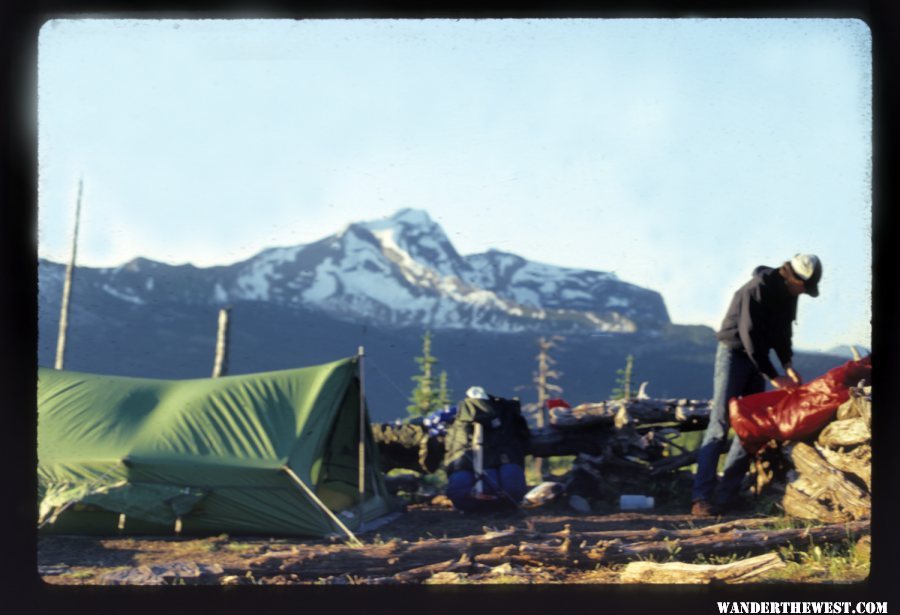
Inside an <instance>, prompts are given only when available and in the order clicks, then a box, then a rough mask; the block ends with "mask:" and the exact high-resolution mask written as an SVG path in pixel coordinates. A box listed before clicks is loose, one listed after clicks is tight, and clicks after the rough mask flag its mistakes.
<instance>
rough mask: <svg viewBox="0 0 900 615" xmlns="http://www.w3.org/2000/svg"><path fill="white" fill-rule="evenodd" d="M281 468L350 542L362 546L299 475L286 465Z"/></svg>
mask: <svg viewBox="0 0 900 615" xmlns="http://www.w3.org/2000/svg"><path fill="white" fill-rule="evenodd" d="M281 469H282V470H284V471H285V473H287V475H288V476H290V477H291V479H292V480H293V481H294V482H295V483H297V484H298V485H299V486H300V489H302V490H303V493H304V494H306V497H308V498H309V499H310V500H312V501H313V503H314V504H315V505H316V506H318V507H319V508H321V509H322V510H323V511H324V512H325V514H326V515H328V518H329V519H331V520H332V521H334V523H335V525H337V526H338V527H339V528H341V530H342V531H343V532H344V533H345V534H347V536H349V537H350V543H351V544H353V545H355V546H358V547H361V546H362V542H360V540H359V538H357V537H356V536H355V535H354V534H353V532H351V531H350V529H349V528H348V527H347V526H346V525H344V524H343V523H341V520H340V519H338V518H337V515H335V514H334V513H333V512H331V510H329V508H328V507H327V506H325V502H323V501H322V500H320V499H319V498H318V496H317V495H316V494H315V493H313V491H312V489H310V488H309V487H307V485H306V483H304V482H303V481H302V480H300V477H299V476H297V474H296V473H295V472H294V471H293V470H292V469H290V468H289V467H288V466H283V467H282V468H281ZM360 524H362V520H360Z"/></svg>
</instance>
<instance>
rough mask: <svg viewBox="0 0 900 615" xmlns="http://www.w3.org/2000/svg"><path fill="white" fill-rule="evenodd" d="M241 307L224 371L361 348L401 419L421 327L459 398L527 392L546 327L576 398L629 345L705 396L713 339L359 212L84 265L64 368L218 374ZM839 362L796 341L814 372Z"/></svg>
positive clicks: (598, 293) (575, 284)
mask: <svg viewBox="0 0 900 615" xmlns="http://www.w3.org/2000/svg"><path fill="white" fill-rule="evenodd" d="M38 272H39V300H38V303H39V348H38V357H39V362H40V364H41V365H52V364H53V358H54V354H55V344H56V336H57V326H58V320H59V309H60V301H61V295H62V279H63V275H64V267H63V265H61V264H59V263H52V262H49V261H44V260H42V261H41V262H40V263H39V269H38ZM225 305H230V306H232V308H233V309H232V318H231V322H232V327H231V352H230V359H229V371H230V373H248V372H254V371H265V370H274V369H283V368H289V367H298V366H303V365H313V364H317V363H324V362H327V361H331V360H334V359H338V358H341V357H346V356H350V355H353V354H355V353H356V350H357V348H358V347H359V346H360V345H363V346H364V347H365V349H366V357H367V361H366V365H367V370H366V376H367V378H366V386H367V390H368V394H369V399H370V405H371V409H372V413H373V416H374V417H375V418H376V419H377V420H389V419H393V418H398V417H402V416H405V414H406V411H405V408H406V406H407V404H408V397H409V395H410V392H411V391H412V388H413V382H412V380H411V377H412V376H413V374H414V373H415V369H416V365H415V363H414V357H416V356H418V355H419V354H420V352H421V337H422V334H423V332H424V330H425V329H426V328H428V329H430V330H431V331H432V332H433V353H434V354H435V355H436V356H437V357H438V359H439V360H440V363H439V364H438V366H437V370H438V373H439V372H440V370H446V371H447V373H448V377H449V384H450V386H451V388H452V389H453V391H454V392H455V394H456V396H457V397H460V396H462V394H463V392H464V391H465V390H466V389H467V388H468V387H469V386H472V385H475V384H477V385H480V386H483V387H484V388H486V389H487V390H488V391H489V392H491V393H493V394H496V395H502V396H506V397H514V396H518V397H520V398H521V399H522V400H523V401H525V402H528V401H532V400H533V399H534V393H533V387H532V385H531V380H532V375H533V373H534V370H535V369H536V365H535V355H536V354H537V345H536V342H537V339H538V337H540V336H541V335H563V336H564V337H565V340H564V341H563V342H561V343H560V344H559V348H558V349H557V350H556V351H555V353H554V358H556V360H557V362H558V363H557V365H556V367H557V368H558V371H560V372H561V373H562V377H561V379H560V381H559V384H561V385H562V387H563V388H564V392H563V397H565V398H566V399H567V400H569V401H570V402H571V403H581V402H586V401H598V400H602V399H606V398H607V397H608V396H609V395H610V393H611V391H612V389H613V388H614V387H615V386H616V383H615V380H616V370H618V369H620V368H622V367H623V366H624V365H625V358H626V356H627V355H628V354H634V356H635V380H636V383H640V382H641V381H643V380H647V381H649V383H650V384H649V389H648V392H649V394H650V395H652V396H656V397H693V398H708V397H709V396H710V394H711V386H712V385H711V383H712V361H713V356H714V352H715V338H714V335H713V332H712V330H711V329H709V328H708V327H702V326H682V325H675V324H672V323H671V322H670V320H669V316H668V313H667V311H666V307H665V303H664V301H663V298H662V296H661V295H660V294H659V293H657V292H655V291H653V290H649V289H645V288H641V287H638V286H635V285H633V284H629V283H627V282H623V281H621V280H618V279H617V278H616V276H615V275H613V274H611V273H606V272H600V271H588V270H580V269H566V268H561V267H553V266H550V265H545V264H540V263H534V262H531V261H527V260H525V259H523V258H521V257H519V256H516V255H514V254H509V253H503V252H497V251H493V250H492V251H488V252H485V253H483V254H475V255H469V256H462V255H460V254H459V253H457V251H456V250H455V249H454V247H453V246H452V245H451V243H450V242H449V240H448V239H447V237H446V235H445V234H444V232H443V231H442V230H441V228H440V227H439V226H438V225H437V224H436V223H434V222H433V221H432V220H431V219H430V218H429V217H428V215H427V214H426V213H425V212H422V211H416V210H409V209H406V210H402V211H400V212H398V213H397V214H396V215H394V216H392V217H391V218H387V219H384V220H378V221H371V222H358V223H354V224H350V225H348V226H347V227H345V228H344V229H343V230H341V231H340V232H338V233H336V234H334V235H331V236H329V237H326V238H323V239H321V240H319V241H316V242H314V243H311V244H307V245H301V246H293V247H287V248H272V249H268V250H264V251H263V252H261V253H260V254H258V255H256V256H255V257H253V258H251V259H248V260H246V261H242V262H239V263H235V264H232V265H227V266H218V267H208V268H198V267H194V266H192V265H180V266H173V265H167V264H164V263H159V262H155V261H151V260H148V259H144V258H136V259H134V260H132V261H130V262H129V263H126V264H125V265H122V266H121V267H115V268H103V269H94V268H88V267H79V268H78V269H77V270H76V275H75V283H74V288H73V291H72V304H71V312H70V327H69V330H68V343H67V354H66V368H67V369H71V370H80V371H88V372H100V373H108V374H119V375H132V376H143V377H156V378H199V377H206V376H209V375H210V373H211V371H212V364H213V354H214V346H215V336H216V326H217V315H218V310H219V308H220V307H222V306H225ZM842 362H843V359H842V358H841V357H835V356H829V355H823V354H800V355H799V356H798V357H797V358H796V361H795V364H796V366H797V368H798V370H800V372H801V373H802V374H804V375H805V376H807V377H810V376H813V375H818V374H820V373H823V372H824V371H826V370H827V369H829V368H830V367H833V366H835V365H837V364H840V363H842Z"/></svg>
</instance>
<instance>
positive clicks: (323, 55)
mask: <svg viewBox="0 0 900 615" xmlns="http://www.w3.org/2000/svg"><path fill="white" fill-rule="evenodd" d="M871 79H872V71H871V38H870V33H869V30H868V28H867V26H866V25H865V24H864V23H863V22H861V21H858V20H849V19H746V20H717V19H684V20H657V19H629V20H603V19H535V20H519V19H507V20H460V21H454V20H342V19H337V20H307V21H292V20H189V19H182V20H114V19H73V20H53V21H50V22H48V23H47V24H45V26H44V27H43V28H42V30H41V33H40V39H39V47H38V99H37V106H38V128H37V130H38V143H39V145H38V154H39V161H38V172H39V177H38V187H39V195H38V204H39V209H38V253H39V254H40V255H41V256H42V257H46V258H50V259H53V260H57V261H65V260H66V259H67V257H68V250H69V245H68V243H69V241H70V234H71V229H72V226H73V223H74V202H75V195H76V192H77V185H78V179H79V177H83V178H84V182H85V187H84V199H83V211H82V227H81V238H80V242H79V248H78V250H79V263H80V264H83V265H89V266H112V265H118V264H121V263H123V262H125V261H127V260H129V259H131V258H133V257H135V256H139V255H140V256H145V257H147V258H152V259H155V260H160V261H164V262H169V263H176V264H177V263H184V262H191V263H194V264H195V265H198V266H206V265H213V264H227V263H231V262H235V261H238V260H242V259H245V258H248V257H250V256H252V255H253V254H255V253H257V252H259V251H260V250H262V249H264V248H266V247H270V246H288V245H296V244H300V243H306V242H309V241H313V240H316V239H319V238H321V237H323V236H325V235H328V234H331V233H333V232H335V231H337V230H339V229H340V228H341V227H342V226H344V225H346V224H347V223H348V222H351V221H354V220H362V219H375V218H379V217H382V216H387V215H391V214H392V213H394V212H395V211H397V210H398V209H401V208H404V207H413V208H417V209H424V210H426V211H428V212H429V213H430V215H431V216H432V218H434V219H435V220H436V221H438V222H439V223H440V224H441V225H442V226H443V228H444V230H445V232H446V233H447V235H448V237H449V238H450V239H451V241H452V242H453V243H454V245H455V246H456V247H457V249H458V250H459V251H460V252H461V253H463V254H468V253H473V252H481V251H484V250H487V249H489V248H495V249H499V250H505V251H509V252H514V253H517V254H520V255H522V256H524V257H526V258H529V259H533V260H538V261H542V262H547V263H552V264H556V265H562V266H570V267H579V268H588V269H598V270H603V271H614V272H615V273H616V274H617V275H618V276H619V277H620V278H621V279H623V280H626V281H628V282H632V283H635V284H638V285H640V286H645V287H648V288H652V289H655V290H658V291H659V292H661V293H662V294H663V296H664V298H665V300H666V304H667V307H668V309H669V312H670V315H671V317H672V319H673V320H674V321H675V322H678V323H683V324H706V325H709V326H712V327H717V326H718V325H719V323H720V321H721V318H722V316H723V315H724V311H725V308H726V307H727V304H728V301H729V299H730V296H731V294H732V293H733V292H734V290H735V289H736V288H737V287H738V286H740V285H741V284H742V283H743V282H745V281H746V280H747V279H749V275H750V273H751V271H752V270H753V268H754V267H756V266H757V265H760V264H767V265H778V264H780V263H781V262H783V261H784V260H786V259H788V258H790V257H791V256H793V254H795V253H796V252H813V253H816V254H818V255H819V256H820V257H821V259H822V261H823V263H824V269H825V275H824V279H823V281H822V284H821V295H820V296H819V298H818V299H811V298H809V297H803V298H801V302H800V309H799V316H798V323H797V325H796V327H795V345H796V346H797V347H799V348H806V349H826V348H829V347H831V346H833V345H836V344H841V343H861V344H864V345H868V344H869V338H870V329H869V321H870V316H871V312H870V304H869V297H870V293H871V277H870V266H871V246H870V237H871V200H872V197H871V168H872V161H871V138H872V113H871V96H872V84H871Z"/></svg>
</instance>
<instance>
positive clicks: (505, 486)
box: [447, 463, 528, 510]
mask: <svg viewBox="0 0 900 615" xmlns="http://www.w3.org/2000/svg"><path fill="white" fill-rule="evenodd" d="M484 473H485V474H486V475H487V476H486V478H483V479H482V491H483V493H485V494H487V495H500V497H503V496H502V494H500V490H503V492H505V493H506V494H507V495H508V496H509V497H510V498H511V499H512V500H513V501H514V502H515V503H518V502H520V501H521V500H522V498H523V497H524V496H525V492H526V491H527V490H528V486H527V485H526V484H525V469H524V468H523V467H522V466H520V465H518V464H514V463H504V464H503V465H501V466H500V467H499V468H485V470H484ZM474 486H475V473H474V472H472V471H471V470H458V471H456V472H453V473H452V474H450V476H448V477H447V497H448V498H450V501H451V502H453V506H455V507H456V508H458V509H460V510H468V509H471V508H473V506H470V504H474V503H473V502H472V499H473V498H472V497H471V496H472V488H473V487H474Z"/></svg>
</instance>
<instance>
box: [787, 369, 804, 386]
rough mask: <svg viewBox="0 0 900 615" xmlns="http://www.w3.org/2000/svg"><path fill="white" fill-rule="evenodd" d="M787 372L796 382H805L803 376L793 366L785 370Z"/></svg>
mask: <svg viewBox="0 0 900 615" xmlns="http://www.w3.org/2000/svg"><path fill="white" fill-rule="evenodd" d="M785 372H786V373H787V375H788V377H789V378H790V379H791V380H793V381H794V382H795V383H797V384H798V385H800V384H803V378H801V377H800V374H798V373H797V372H796V371H795V370H794V368H793V367H788V368H787V369H786V370H785Z"/></svg>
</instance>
